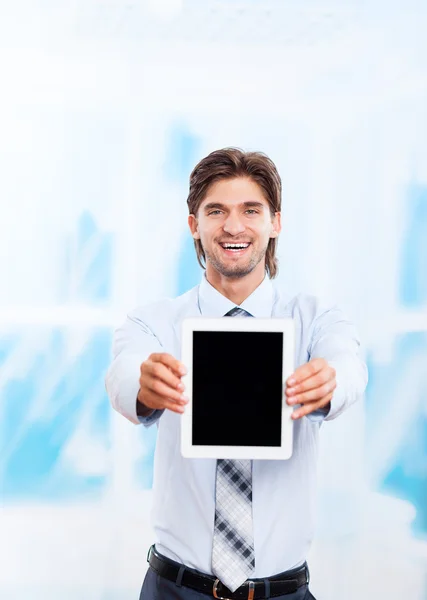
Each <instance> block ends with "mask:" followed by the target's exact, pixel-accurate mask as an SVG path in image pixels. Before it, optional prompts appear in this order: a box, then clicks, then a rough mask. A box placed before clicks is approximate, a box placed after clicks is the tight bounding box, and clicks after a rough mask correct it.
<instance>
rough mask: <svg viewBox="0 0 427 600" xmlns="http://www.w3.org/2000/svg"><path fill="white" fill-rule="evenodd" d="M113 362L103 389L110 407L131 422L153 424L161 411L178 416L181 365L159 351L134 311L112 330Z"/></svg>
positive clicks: (180, 405) (182, 399)
mask: <svg viewBox="0 0 427 600" xmlns="http://www.w3.org/2000/svg"><path fill="white" fill-rule="evenodd" d="M113 357H114V358H113V362H112V363H111V365H110V368H109V369H108V371H107V375H106V378H105V386H106V389H107V393H108V395H109V397H110V401H111V404H112V406H113V408H114V409H115V410H117V411H118V412H119V413H120V414H122V415H123V416H124V417H126V418H127V419H129V421H131V422H132V423H135V424H138V423H143V424H144V425H146V426H149V425H152V424H153V423H155V422H156V421H157V420H158V419H159V418H160V416H161V415H162V413H163V410H164V409H165V408H168V409H170V410H173V411H175V412H179V413H182V412H183V406H184V405H185V404H186V403H187V399H186V398H185V397H183V394H182V392H183V391H184V386H183V385H182V382H181V377H182V376H183V375H184V374H185V368H184V366H183V365H182V364H181V363H180V362H179V361H177V360H176V359H175V358H174V357H172V356H170V355H169V354H166V353H165V352H163V347H162V345H161V343H160V342H159V340H158V339H157V337H156V336H155V335H154V333H153V332H152V331H151V330H150V329H149V327H148V326H147V325H146V324H145V323H144V322H143V321H142V320H141V319H140V318H139V317H138V315H137V314H136V312H134V313H132V314H130V315H128V318H127V319H126V321H125V323H124V324H123V325H122V327H120V328H119V329H117V330H116V332H115V334H114V340H113Z"/></svg>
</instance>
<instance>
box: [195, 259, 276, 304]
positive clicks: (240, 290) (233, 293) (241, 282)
mask: <svg viewBox="0 0 427 600" xmlns="http://www.w3.org/2000/svg"><path fill="white" fill-rule="evenodd" d="M264 277H265V264H264V263H260V264H259V265H257V267H256V268H255V269H254V270H253V271H252V273H249V274H248V275H245V276H244V277H240V278H236V279H232V278H230V277H225V276H224V275H221V273H218V271H216V270H215V269H213V268H210V265H209V263H208V265H207V268H206V279H207V280H208V282H209V283H210V284H211V286H212V287H214V288H215V289H216V290H217V291H218V292H219V293H220V294H222V295H223V296H225V297H226V298H228V299H229V300H231V302H233V303H234V304H237V305H240V304H242V303H243V302H244V301H245V300H246V298H249V296H250V295H251V294H252V293H253V292H254V291H255V290H256V288H257V287H258V286H259V285H261V283H262V282H263V281H264Z"/></svg>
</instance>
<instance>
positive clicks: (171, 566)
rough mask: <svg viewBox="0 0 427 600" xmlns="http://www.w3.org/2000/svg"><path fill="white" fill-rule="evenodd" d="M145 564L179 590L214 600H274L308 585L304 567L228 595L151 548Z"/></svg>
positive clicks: (209, 579) (214, 582)
mask: <svg viewBox="0 0 427 600" xmlns="http://www.w3.org/2000/svg"><path fill="white" fill-rule="evenodd" d="M147 560H148V562H149V564H150V567H151V568H152V569H153V570H154V571H156V573H158V574H159V575H160V576H161V577H164V578H165V579H168V580H169V581H173V582H174V583H176V585H178V586H184V587H188V588H191V589H193V590H196V591H197V592H201V593H202V594H208V595H211V596H213V597H214V598H221V599H223V600H261V599H262V598H274V597H276V596H283V595H285V594H292V593H293V592H296V591H297V589H298V588H300V587H301V586H302V585H306V584H307V583H308V582H309V571H308V567H307V563H304V564H303V565H302V566H301V567H298V568H297V569H292V570H290V571H284V572H283V573H279V574H278V575H274V576H273V577H267V578H265V579H252V580H248V581H246V582H245V583H244V584H243V585H241V586H240V587H239V588H237V590H236V591H235V592H230V590H229V589H228V588H226V587H225V585H223V584H222V583H221V582H220V581H219V579H215V577H213V576H211V575H205V574H204V573H200V572H199V571H196V570H194V569H190V568H188V567H186V566H185V565H181V564H179V563H177V562H175V561H174V560H171V559H169V558H166V556H163V555H162V554H159V553H158V552H157V550H156V549H155V547H154V546H151V548H150V550H149V552H148V557H147Z"/></svg>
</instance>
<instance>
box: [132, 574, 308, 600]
mask: <svg viewBox="0 0 427 600" xmlns="http://www.w3.org/2000/svg"><path fill="white" fill-rule="evenodd" d="M212 598H213V596H210V595H206V594H201V593H200V592H196V591H194V590H192V589H190V588H187V587H184V586H180V587H178V586H177V585H176V583H174V582H173V581H169V580H168V579H165V578H164V577H160V576H159V575H157V573H156V572H155V571H153V569H151V568H149V569H148V571H147V574H146V576H145V579H144V583H143V586H142V590H141V595H140V597H139V600H212ZM274 600H316V599H315V597H314V596H313V595H312V594H311V593H310V591H309V589H308V585H303V586H301V587H300V588H299V589H298V590H297V591H296V592H294V593H293V594H286V595H285V596H276V597H275V598H274Z"/></svg>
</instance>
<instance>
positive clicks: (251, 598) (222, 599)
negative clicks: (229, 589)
mask: <svg viewBox="0 0 427 600" xmlns="http://www.w3.org/2000/svg"><path fill="white" fill-rule="evenodd" d="M220 583H221V582H220V580H219V579H215V581H214V584H213V589H212V594H213V597H214V598H217V600H233V598H225V597H224V596H218V585H219V584H220ZM248 584H249V590H248V600H254V595H255V584H254V582H253V581H248Z"/></svg>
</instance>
